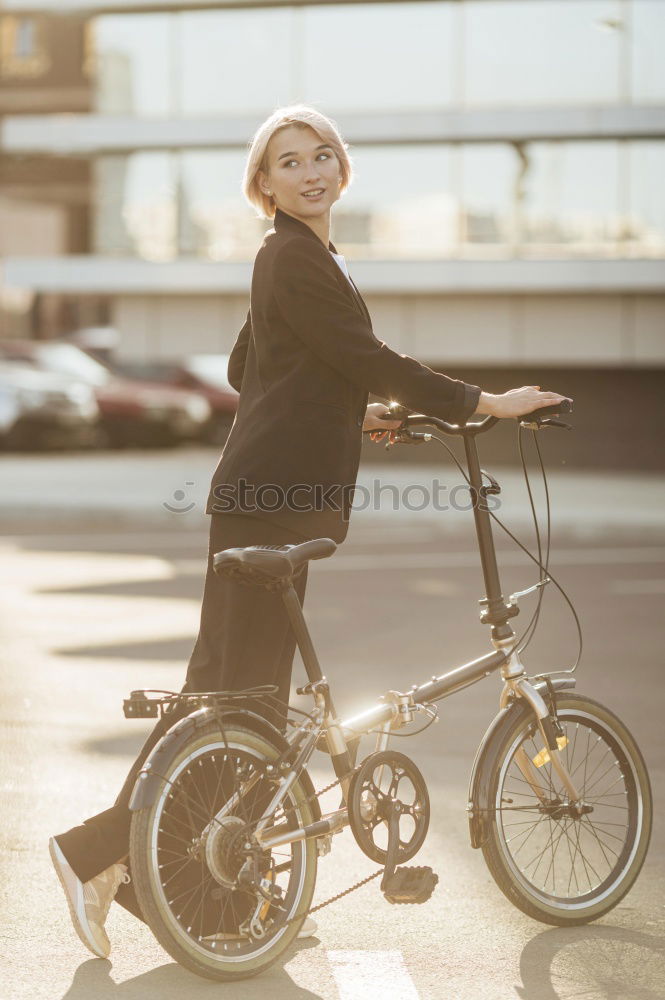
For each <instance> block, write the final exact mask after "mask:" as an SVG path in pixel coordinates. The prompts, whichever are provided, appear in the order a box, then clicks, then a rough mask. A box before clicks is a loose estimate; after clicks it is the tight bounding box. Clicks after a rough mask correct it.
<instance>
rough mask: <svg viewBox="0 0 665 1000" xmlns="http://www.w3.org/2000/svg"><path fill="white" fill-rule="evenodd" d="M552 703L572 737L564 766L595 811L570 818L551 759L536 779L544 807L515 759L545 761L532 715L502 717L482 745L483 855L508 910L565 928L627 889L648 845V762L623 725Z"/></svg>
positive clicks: (560, 701) (584, 705) (570, 698)
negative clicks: (485, 793) (485, 779)
mask: <svg viewBox="0 0 665 1000" xmlns="http://www.w3.org/2000/svg"><path fill="white" fill-rule="evenodd" d="M556 705H557V713H558V716H559V719H560V722H561V724H562V727H563V730H564V735H565V737H566V738H567V740H568V742H567V744H566V746H565V747H564V748H563V749H562V750H561V751H560V753H561V755H562V759H563V761H564V763H566V766H567V767H568V769H569V773H571V774H572V775H573V780H575V781H576V782H577V784H578V787H579V791H580V795H581V798H582V800H583V801H585V802H586V803H587V804H588V805H590V806H591V808H592V811H591V812H590V813H588V814H585V815H583V816H581V817H577V818H575V817H574V816H573V815H571V814H570V813H566V796H565V793H564V792H563V786H562V785H561V781H560V779H559V777H558V775H557V774H556V771H554V769H553V768H552V765H551V763H549V762H548V761H547V760H545V762H544V763H540V764H539V765H538V772H537V773H538V774H539V775H540V776H541V777H542V786H541V790H543V791H546V792H547V796H548V797H549V798H548V802H549V804H548V805H547V806H543V805H542V803H540V799H539V797H538V795H537V794H536V793H535V791H534V790H533V788H532V786H531V785H530V784H529V782H527V780H526V779H525V776H524V772H523V771H520V768H519V767H518V765H517V763H516V761H515V755H516V753H517V751H518V750H523V751H524V752H525V753H526V754H528V756H529V757H530V758H531V761H532V763H533V762H534V761H535V760H538V761H540V760H542V758H540V757H538V754H539V753H540V752H541V751H542V747H543V744H542V739H541V738H540V733H539V731H537V729H536V725H535V721H534V717H533V714H532V713H531V711H529V710H528V709H526V708H524V709H522V710H521V711H519V712H517V713H508V715H507V716H506V719H505V720H504V723H503V725H502V726H500V727H499V729H498V730H497V732H496V734H495V737H494V739H493V742H492V745H491V746H490V747H489V748H488V763H487V772H486V773H487V774H488V775H489V783H490V787H489V797H488V800H487V801H488V803H489V807H490V809H491V812H490V815H489V823H488V835H487V838H486V840H485V843H484V844H483V845H482V850H483V855H484V858H485V861H486V863H487V866H488V868H489V871H490V873H491V875H492V877H493V878H494V880H495V882H496V883H497V885H498V886H499V888H500V889H501V891H502V892H503V893H504V895H505V896H506V897H507V898H508V899H509V900H510V902H511V903H513V904H514V905H515V906H517V907H518V909H520V910H522V912H523V913H526V914H527V915H528V916H530V917H533V918H534V919H536V920H539V921H541V922H543V923H546V924H553V925H555V926H560V927H563V926H574V925H577V924H585V923H589V922H590V921H592V920H596V919H597V918H598V917H601V916H603V914H605V913H607V912H608V911H609V910H611V909H612V908H613V907H615V906H616V905H617V903H618V902H619V901H620V900H621V899H623V897H624V896H625V895H626V893H627V892H628V891H629V890H630V888H631V887H632V885H633V884H634V882H635V879H636V878H637V876H638V875H639V872H640V869H641V868H642V864H643V863H644V859H645V856H646V853H647V849H648V846H649V839H650V834H651V824H652V815H653V804H652V796H651V786H650V782H649V776H648V773H647V769H646V765H645V763H644V759H643V757H642V754H641V753H640V750H639V748H638V746H637V744H636V742H635V740H634V738H633V737H632V735H631V734H630V732H629V731H628V729H627V728H626V726H625V725H624V724H623V723H622V722H621V721H620V719H618V718H617V716H616V715H614V713H612V712H611V711H610V710H609V709H607V708H605V707H604V706H603V705H601V704H599V703H598V702H596V701H594V700H593V699H591V698H587V697H584V696H582V695H578V694H573V693H561V694H558V695H557V696H556ZM592 734H593V741H592ZM518 759H520V760H522V761H523V760H524V757H518ZM530 773H535V772H530ZM612 783H613V784H612ZM599 784H602V785H603V787H600V788H599V787H598V786H599ZM610 788H612V789H614V790H610ZM560 793H561V794H560ZM557 799H558V800H560V802H561V803H562V804H561V805H560V806H558V807H557V806H556V805H555V804H554V803H555V802H556V801H557ZM610 800H611V801H610ZM624 802H625V804H624ZM527 811H528V812H530V813H531V815H533V816H534V819H533V820H532V819H531V816H530V815H527ZM519 813H521V818H518V819H515V816H516V814H519ZM536 817H537V818H536ZM555 838H556V839H555ZM529 841H531V843H530V846H529V847H528V848H527V844H528V843H529ZM543 841H545V846H544V847H543V848H542V850H541V846H542V843H543ZM511 845H512V846H511ZM560 846H562V850H561V852H559V847H560ZM534 848H535V852H536V853H535V854H534ZM539 851H540V853H539ZM522 852H524V854H523V857H522V859H520V860H518V855H519V854H520V853H522ZM587 852H588V854H587ZM530 856H532V860H530V861H527V860H524V859H525V858H529V857H530ZM542 859H545V861H544V863H543V866H542V868H541V869H540V873H538V868H539V866H540V865H541V862H542ZM532 865H533V866H534V867H533V868H531V866H532ZM530 868H531V870H530V871H529V869H530ZM566 872H568V881H567V884H566V882H565V879H566ZM557 876H558V886H559V887H558V888H557ZM564 886H565V889H564Z"/></svg>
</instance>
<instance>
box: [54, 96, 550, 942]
mask: <svg viewBox="0 0 665 1000" xmlns="http://www.w3.org/2000/svg"><path fill="white" fill-rule="evenodd" d="M350 181H351V163H350V160H349V157H348V154H347V151H346V147H345V144H344V142H343V141H342V139H341V137H340V135H339V132H338V131H337V128H336V126H335V125H334V123H333V122H332V121H330V120H329V119H327V118H325V117H324V116H323V115H322V114H320V113H319V112H317V111H315V110H313V109H312V108H308V107H305V106H301V105H298V106H294V107H290V108H283V109H279V110H277V111H275V112H274V113H273V114H272V115H271V116H270V117H269V118H268V119H267V121H265V122H264V123H263V125H261V127H260V128H259V129H258V131H257V133H256V135H255V136H254V138H253V141H252V143H251V146H250V149H249V155H248V159H247V165H246V170H245V177H244V181H243V190H244V193H245V196H246V198H247V199H248V200H249V202H250V204H252V205H253V206H254V207H255V208H256V209H257V211H258V212H259V214H260V215H262V216H263V217H265V218H274V228H273V229H271V230H270V231H269V232H268V233H267V234H266V236H265V239H264V241H263V243H262V245H261V248H260V249H259V251H258V254H257V256H256V260H255V263H254V271H253V276H252V288H251V299H250V302H251V305H250V310H249V313H248V315H247V321H246V323H245V325H244V326H243V328H242V330H241V331H240V334H239V336H238V339H237V342H236V344H235V346H234V348H233V352H232V354H231V357H230V361H229V380H230V382H231V384H232V385H233V386H234V387H235V388H236V389H238V390H239V392H240V398H239V404H238V413H237V417H236V420H235V422H234V425H233V428H232V430H231V434H230V436H229V439H228V441H227V443H226V446H225V448H224V451H223V454H222V457H221V461H220V463H219V466H218V468H217V470H216V472H215V474H214V477H213V481H212V485H211V491H210V495H209V498H208V505H207V513H209V514H211V515H212V516H211V527H210V545H209V554H208V568H207V574H206V580H205V587H204V595H203V604H202V609H201V626H200V631H199V635H198V638H197V641H196V645H195V647H194V651H193V653H192V656H191V659H190V662H189V666H188V669H187V678H186V683H185V686H184V688H183V690H184V691H212V690H231V689H239V688H248V687H252V686H253V685H256V684H268V683H274V684H277V685H278V688H279V692H280V696H281V698H282V700H283V701H284V702H287V701H288V695H289V688H290V678H291V666H292V660H293V655H294V651H295V638H294V636H293V635H292V632H291V629H290V626H289V623H288V619H287V617H286V611H285V609H284V607H283V605H282V602H281V599H280V597H279V595H276V594H272V593H270V592H268V591H265V590H262V589H256V588H247V587H239V586H238V585H237V584H235V583H232V582H230V581H229V580H227V579H224V578H218V577H217V576H216V575H215V574H214V572H213V571H212V556H213V554H214V553H215V552H219V551H221V550H222V549H225V548H231V547H235V546H245V545H251V544H286V543H290V542H300V541H304V540H306V539H307V538H314V537H322V536H328V537H330V538H333V539H334V540H335V541H337V542H341V541H343V540H344V538H345V536H346V533H347V530H348V520H349V515H350V511H351V499H352V492H353V485H354V483H355V480H356V475H357V471H358V463H359V459H360V447H361V440H362V431H363V430H375V431H376V430H380V431H381V432H386V431H387V430H389V429H390V428H395V427H397V426H398V422H396V421H386V420H382V419H381V416H382V415H383V414H385V413H386V412H387V407H386V406H385V405H384V404H382V403H374V404H372V405H370V406H368V405H367V398H368V394H369V392H374V393H376V394H377V395H379V396H382V397H384V398H386V399H397V400H399V401H400V402H401V403H403V404H405V405H406V406H409V407H410V408H411V409H414V410H417V411H419V412H424V413H428V414H431V415H433V416H438V417H442V418H444V419H447V420H451V421H453V422H455V423H462V422H464V421H465V420H466V419H467V418H468V417H469V416H470V415H471V414H472V413H474V412H475V413H479V414H493V415H495V416H497V417H515V416H519V415H520V414H522V413H527V412H529V411H531V410H534V409H536V408H537V407H540V406H548V405H551V404H553V403H557V402H560V401H561V400H562V399H563V397H562V396H560V395H558V394H557V393H553V392H540V391H539V387H538V386H526V387H523V388H521V389H513V390H511V391H510V392H507V393H504V394H502V395H498V396H497V395H492V394H491V393H487V392H483V391H481V389H480V388H479V387H478V386H474V385H467V384H466V383H464V382H460V381H457V380H454V379H450V378H448V377H446V376H445V375H440V374H438V373H436V372H434V371H432V370H431V369H430V368H427V367H425V366H424V365H421V364H419V363H418V362H417V361H415V360H413V359H412V358H409V357H407V356H405V355H400V354H396V353H395V352H394V351H391V350H390V348H388V347H387V346H386V345H385V344H384V343H382V342H381V341H379V340H377V339H376V337H375V336H374V334H373V332H372V325H371V321H370V317H369V313H368V312H367V308H366V306H365V303H364V302H363V299H362V297H361V295H360V293H359V292H358V290H357V288H356V287H355V285H354V283H353V280H352V278H351V276H350V274H349V271H348V268H347V265H346V261H345V260H344V257H343V256H342V255H341V254H339V253H338V252H337V250H336V248H335V246H334V245H333V244H332V243H331V242H330V211H331V208H332V206H333V205H334V203H335V202H336V201H337V200H338V199H339V198H340V196H341V195H342V193H343V192H344V190H345V189H346V188H347V187H348V185H349V183H350ZM377 436H381V435H377ZM305 584H306V571H304V572H303V573H302V574H300V576H299V577H298V579H297V582H296V589H297V591H298V595H299V598H300V600H301V602H302V601H303V599H304V593H305ZM183 711H184V709H183ZM177 717H178V716H177V715H176V714H175V713H174V714H172V715H171V716H170V718H168V719H162V720H160V722H159V724H158V725H157V726H156V727H155V729H154V730H153V732H152V733H151V734H150V736H149V738H148V740H147V741H146V743H145V744H144V746H143V748H142V750H141V752H140V754H139V756H138V758H137V760H136V761H135V763H134V765H133V767H132V769H131V771H130V773H129V774H128V776H127V779H126V781H125V784H124V786H123V788H122V790H121V792H120V795H119V796H118V798H117V800H116V802H115V804H114V805H113V807H112V808H110V809H108V810H106V811H105V812H103V813H100V814H98V815H97V816H93V817H91V818H90V819H88V820H86V821H85V822H84V823H83V824H82V825H80V826H77V827H74V828H73V829H71V830H69V831H67V832H66V833H63V834H60V835H58V836H57V837H52V838H51V841H50V850H51V856H52V859H53V863H54V865H55V867H56V870H57V872H58V875H59V877H60V880H61V882H62V885H63V888H64V889H65V894H66V896H67V900H68V903H69V907H70V913H71V915H72V919H73V922H74V926H75V928H76V930H77V933H78V934H79V936H80V937H81V940H82V941H83V942H84V944H86V946H87V947H88V948H90V950H91V951H92V952H93V954H95V955H98V956H99V957H106V956H107V955H108V953H109V951H110V944H109V941H108V938H107V936H106V932H105V930H104V921H105V918H106V914H107V912H108V908H109V906H110V903H111V901H112V899H113V898H114V896H115V895H116V893H117V892H118V888H119V886H120V885H122V889H121V891H120V892H119V893H118V902H121V903H122V905H124V906H126V907H127V908H128V909H130V910H131V911H132V912H133V913H135V914H136V915H137V916H139V917H140V916H141V914H140V910H139V908H138V904H137V902H136V898H135V897H134V896H133V893H132V890H131V887H130V886H129V885H127V884H123V883H127V882H128V880H129V874H128V872H127V867H126V865H125V864H123V863H122V862H123V861H124V860H126V858H127V851H128V841H129V824H130V815H131V814H130V812H129V809H128V806H127V803H128V801H129V797H130V795H131V791H132V788H133V785H134V781H135V778H136V775H137V774H138V771H139V769H140V767H141V765H142V763H143V761H144V760H145V758H146V756H147V754H148V753H149V751H150V750H151V749H152V747H153V746H154V745H155V743H156V742H157V741H158V740H159V738H160V737H161V736H162V734H163V733H164V732H165V730H166V728H168V727H169V726H170V725H172V724H173V722H174V721H175V720H176V718H177ZM312 926H313V922H310V927H309V932H311V930H312Z"/></svg>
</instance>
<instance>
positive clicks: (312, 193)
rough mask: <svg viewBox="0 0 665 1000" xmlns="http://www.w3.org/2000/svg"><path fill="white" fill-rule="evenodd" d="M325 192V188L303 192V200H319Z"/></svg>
mask: <svg viewBox="0 0 665 1000" xmlns="http://www.w3.org/2000/svg"><path fill="white" fill-rule="evenodd" d="M324 191H325V188H312V190H311V191H303V193H302V195H303V198H318V197H319V195H322V194H323V192H324Z"/></svg>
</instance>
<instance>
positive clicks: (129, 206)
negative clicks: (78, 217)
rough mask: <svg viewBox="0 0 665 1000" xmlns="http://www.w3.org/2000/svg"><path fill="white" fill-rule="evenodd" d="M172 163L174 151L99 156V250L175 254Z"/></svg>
mask: <svg viewBox="0 0 665 1000" xmlns="http://www.w3.org/2000/svg"><path fill="white" fill-rule="evenodd" d="M173 167H174V157H173V156H172V155H171V154H170V153H132V154H131V155H129V156H101V157H99V158H98V159H97V160H96V162H95V226H94V246H95V252H96V253H103V254H134V255H136V256H138V257H144V258H145V259H147V260H171V259H172V258H173V257H175V255H176V193H175V184H174V174H173Z"/></svg>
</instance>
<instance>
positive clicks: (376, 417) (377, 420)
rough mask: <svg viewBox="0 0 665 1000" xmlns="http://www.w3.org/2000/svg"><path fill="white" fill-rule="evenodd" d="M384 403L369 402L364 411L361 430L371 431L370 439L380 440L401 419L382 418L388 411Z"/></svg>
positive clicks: (396, 425) (395, 427)
mask: <svg viewBox="0 0 665 1000" xmlns="http://www.w3.org/2000/svg"><path fill="white" fill-rule="evenodd" d="M389 412H390V411H389V409H388V407H387V406H386V405H385V403H370V404H369V406H368V407H367V410H366V411H365V419H364V421H363V430H364V431H372V433H371V434H370V438H371V439H372V441H381V440H382V439H383V438H384V437H385V436H386V434H388V433H389V432H390V431H391V430H396V429H397V428H398V427H399V425H400V424H401V422H402V421H401V420H383V419H382V417H383V416H384V414H387V413H389Z"/></svg>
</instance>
